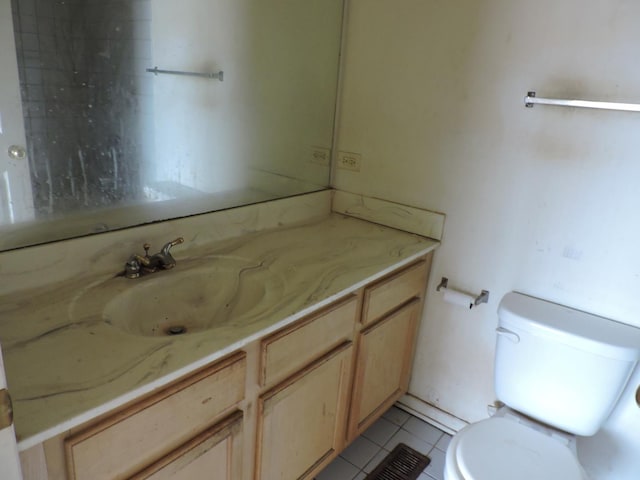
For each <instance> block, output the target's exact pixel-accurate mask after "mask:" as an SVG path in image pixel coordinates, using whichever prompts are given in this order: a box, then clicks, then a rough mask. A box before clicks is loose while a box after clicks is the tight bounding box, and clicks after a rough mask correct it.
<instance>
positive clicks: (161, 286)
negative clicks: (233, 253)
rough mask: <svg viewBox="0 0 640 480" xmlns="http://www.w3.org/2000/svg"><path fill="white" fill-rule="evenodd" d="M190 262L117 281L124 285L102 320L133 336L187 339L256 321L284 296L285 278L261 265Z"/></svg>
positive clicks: (236, 260) (232, 260)
mask: <svg viewBox="0 0 640 480" xmlns="http://www.w3.org/2000/svg"><path fill="white" fill-rule="evenodd" d="M191 263H192V266H189V265H180V263H179V264H178V266H176V267H175V268H174V269H173V270H168V271H160V272H156V273H153V274H149V275H146V276H144V277H141V278H138V279H133V280H130V279H125V278H118V279H113V281H118V282H120V283H121V284H120V285H119V288H118V290H119V292H118V293H117V294H115V295H114V296H113V298H110V299H109V300H108V301H107V303H106V305H104V309H103V311H102V318H103V320H104V321H105V322H106V323H108V324H110V325H112V326H113V327H115V328H118V329H121V330H123V331H124V332H127V333H129V334H132V335H140V336H145V337H157V336H167V335H185V334H193V333H197V332H203V331H208V330H211V329H214V328H216V327H220V326H229V325H234V324H238V323H240V322H247V321H251V319H253V318H256V317H259V316H260V315H264V313H265V312H266V311H268V310H269V309H270V308H273V306H274V304H276V303H277V302H278V299H279V298H280V293H281V291H282V285H283V283H282V281H281V278H280V276H279V275H274V274H273V273H272V272H271V271H269V269H268V267H265V266H263V265H262V263H260V262H258V261H255V260H250V259H245V258H240V257H229V256H216V257H213V256H212V257H206V258H204V259H202V260H200V261H198V262H197V264H195V262H191ZM181 267H183V268H181ZM122 282H126V283H125V284H124V286H123V285H122Z"/></svg>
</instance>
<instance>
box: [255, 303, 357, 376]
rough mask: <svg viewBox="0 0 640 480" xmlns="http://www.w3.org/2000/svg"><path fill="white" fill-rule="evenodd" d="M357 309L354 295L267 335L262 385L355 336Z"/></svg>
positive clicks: (262, 362)
mask: <svg viewBox="0 0 640 480" xmlns="http://www.w3.org/2000/svg"><path fill="white" fill-rule="evenodd" d="M357 310H358V297H357V296H356V295H352V296H349V297H348V298H347V299H345V300H341V301H339V302H337V303H334V304H333V305H330V306H329V307H328V308H327V309H325V310H323V311H322V312H320V313H319V314H315V315H313V316H311V317H309V318H307V319H303V320H302V321H300V322H298V323H296V324H295V325H293V326H291V327H287V328H285V329H283V330H280V331H279V332H276V333H275V334H273V335H271V336H269V337H267V338H265V339H264V340H263V341H262V343H261V357H262V360H261V364H262V366H261V369H260V379H261V384H262V385H263V386H264V385H268V384H271V383H272V382H273V381H275V380H277V379H282V378H284V377H285V376H286V375H288V374H292V373H294V372H295V371H297V370H299V369H300V368H301V367H303V366H304V365H306V364H307V363H309V362H311V361H312V360H315V359H317V358H319V357H321V356H322V355H323V354H325V353H326V352H328V351H329V350H331V348H333V347H335V346H336V345H339V344H340V343H342V342H343V341H345V340H348V339H351V337H352V336H353V328H354V324H355V319H356V313H357Z"/></svg>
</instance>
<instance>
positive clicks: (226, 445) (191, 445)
mask: <svg viewBox="0 0 640 480" xmlns="http://www.w3.org/2000/svg"><path fill="white" fill-rule="evenodd" d="M241 435H242V412H237V413H236V414H234V415H232V416H231V417H229V418H228V419H226V420H223V421H222V422H220V423H218V424H217V425H215V426H213V427H211V428H209V429H208V430H206V431H204V432H202V433H201V434H200V435H198V436H197V437H195V438H194V439H193V440H191V441H189V442H188V443H187V444H185V445H183V446H182V447H180V448H178V449H176V450H175V451H173V452H172V453H170V454H169V455H167V456H166V457H165V458H163V459H162V460H160V461H159V462H156V463H155V464H153V465H151V466H150V467H148V468H147V469H145V470H143V471H142V472H140V473H139V474H137V475H134V476H133V477H131V479H130V480H196V479H197V480H237V479H239V478H241V477H242V436H241Z"/></svg>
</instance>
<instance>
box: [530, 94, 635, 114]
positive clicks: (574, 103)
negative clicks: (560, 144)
mask: <svg viewBox="0 0 640 480" xmlns="http://www.w3.org/2000/svg"><path fill="white" fill-rule="evenodd" d="M535 104H540V105H556V106H558V107H578V108H598V109H601V110H621V111H623V112H640V104H637V103H614V102H593V101H590V100H564V99H559V98H540V97H536V92H527V96H526V97H524V105H525V107H527V108H533V106H534V105H535Z"/></svg>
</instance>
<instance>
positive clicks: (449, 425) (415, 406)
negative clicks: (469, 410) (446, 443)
mask: <svg viewBox="0 0 640 480" xmlns="http://www.w3.org/2000/svg"><path fill="white" fill-rule="evenodd" d="M396 406H397V407H398V408H401V409H402V410H405V411H406V412H408V413H410V414H411V415H414V416H416V417H418V418H421V419H422V420H424V421H425V422H427V423H430V424H431V425H433V426H434V427H437V428H439V429H440V430H442V431H444V432H447V433H449V434H451V435H454V434H455V433H456V432H458V431H459V430H460V429H461V428H463V427H465V426H467V425H468V423H467V422H466V421H464V420H462V419H461V418H458V417H456V416H455V415H452V414H450V413H448V412H445V411H444V410H441V409H440V408H438V407H435V406H433V405H431V404H429V403H427V402H425V401H424V400H421V399H419V398H418V397H414V396H413V395H410V394H407V395H404V396H403V397H402V398H400V400H398V402H397V403H396Z"/></svg>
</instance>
